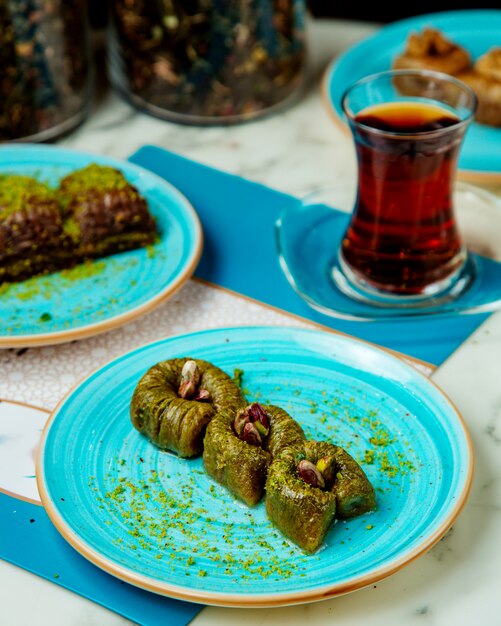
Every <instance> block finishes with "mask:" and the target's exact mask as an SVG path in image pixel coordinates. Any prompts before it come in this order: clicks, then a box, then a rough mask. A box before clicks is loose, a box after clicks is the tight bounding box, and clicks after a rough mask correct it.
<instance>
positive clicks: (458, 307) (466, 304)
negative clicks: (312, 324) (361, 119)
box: [276, 183, 501, 321]
mask: <svg viewBox="0 0 501 626" xmlns="http://www.w3.org/2000/svg"><path fill="white" fill-rule="evenodd" d="M354 200H355V188H354V187H348V186H343V187H335V188H326V189H322V190H319V191H318V192H315V193H313V194H311V195H309V196H307V197H306V198H304V199H303V200H302V201H301V200H298V202H297V204H295V205H293V206H292V208H288V209H287V210H285V211H284V212H283V213H282V214H281V215H280V217H279V219H278V220H277V223H276V234H277V245H278V253H279V259H280V264H281V267H282V269H283V271H284V273H285V275H286V277H287V279H288V281H289V283H290V284H291V286H292V287H293V288H294V290H295V291H296V292H297V293H298V294H299V295H300V296H301V297H302V298H303V299H304V300H305V301H306V302H307V303H308V304H309V305H310V306H311V307H312V308H314V309H316V310H317V311H320V312H321V313H324V314H326V315H329V316H331V317H337V318H342V319H348V320H358V321H376V320H384V319H386V320H387V319H392V318H399V319H400V318H416V317H424V316H441V315H452V314H465V313H470V314H471V313H486V312H490V311H496V310H498V309H501V200H500V199H499V198H497V197H496V196H494V195H493V194H491V193H488V192H486V191H484V190H482V189H479V188H477V187H474V186H472V185H467V184H465V183H458V184H457V185H456V188H455V198H454V200H455V206H456V218H457V220H458V224H459V229H460V232H461V234H462V237H463V240H464V242H465V244H466V248H467V251H468V252H467V259H466V262H465V264H464V266H463V268H462V269H461V271H460V272H459V274H458V275H457V276H456V277H455V280H454V281H453V283H452V285H451V286H450V287H448V288H447V289H446V290H444V291H441V292H439V293H436V294H433V295H430V296H418V297H415V298H409V297H405V298H402V297H399V296H386V295H383V294H381V295H377V294H374V293H369V292H368V291H366V290H363V289H360V288H358V287H356V286H355V285H354V284H353V282H352V281H350V280H349V277H347V275H346V273H345V271H344V268H343V267H342V265H341V263H340V259H339V256H338V251H339V247H340V244H341V240H342V238H343V235H344V233H345V231H346V228H347V226H348V223H349V220H350V213H351V210H352V207H353V205H354Z"/></svg>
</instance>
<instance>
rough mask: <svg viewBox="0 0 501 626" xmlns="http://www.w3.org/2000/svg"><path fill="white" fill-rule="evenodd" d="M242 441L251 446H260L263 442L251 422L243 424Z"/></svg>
mask: <svg viewBox="0 0 501 626" xmlns="http://www.w3.org/2000/svg"><path fill="white" fill-rule="evenodd" d="M242 439H243V440H244V441H245V442H246V443H248V444H250V445H251V446H260V445H261V444H262V442H263V440H262V439H261V435H260V434H259V431H258V430H257V428H256V427H255V425H254V424H253V423H252V422H248V423H247V424H245V426H244V430H243V433H242Z"/></svg>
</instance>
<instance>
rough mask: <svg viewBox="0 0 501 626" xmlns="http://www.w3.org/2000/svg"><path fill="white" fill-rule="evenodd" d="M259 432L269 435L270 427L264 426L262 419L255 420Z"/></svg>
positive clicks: (265, 435) (262, 435) (263, 435)
mask: <svg viewBox="0 0 501 626" xmlns="http://www.w3.org/2000/svg"><path fill="white" fill-rule="evenodd" d="M253 424H254V426H255V428H256V430H257V432H258V433H259V434H260V435H261V437H267V436H268V434H269V432H270V429H269V428H267V427H266V426H264V425H263V424H262V423H261V422H260V421H257V422H253Z"/></svg>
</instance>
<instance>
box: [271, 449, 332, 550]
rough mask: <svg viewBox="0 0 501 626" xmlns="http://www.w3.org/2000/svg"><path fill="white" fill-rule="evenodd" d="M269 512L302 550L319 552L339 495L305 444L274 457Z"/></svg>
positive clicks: (275, 523)
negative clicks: (309, 455) (310, 459)
mask: <svg viewBox="0 0 501 626" xmlns="http://www.w3.org/2000/svg"><path fill="white" fill-rule="evenodd" d="M266 513H267V514H268V517H269V519H270V520H271V521H272V522H273V524H274V525H275V526H276V527H277V528H278V530H280V531H281V532H282V534H283V535H285V536H286V537H288V538H289V539H291V541H293V542H294V543H295V544H296V545H298V546H299V547H300V548H301V549H302V550H304V551H305V552H307V553H309V554H311V553H313V552H316V550H318V548H319V547H320V546H321V545H322V542H323V540H324V538H325V535H326V534H327V531H328V530H329V528H330V526H331V524H332V522H333V521H334V518H335V515H336V496H335V495H334V493H332V491H331V490H330V489H329V488H326V481H325V478H324V477H323V475H322V473H321V472H320V470H319V469H318V468H317V466H316V465H315V464H314V463H313V462H312V461H309V460H308V458H307V455H306V450H305V448H304V445H302V446H296V447H292V448H288V449H286V450H285V451H282V453H281V454H280V455H279V456H278V457H277V458H275V459H274V461H273V463H272V464H271V465H270V467H269V470H268V478H267V480H266Z"/></svg>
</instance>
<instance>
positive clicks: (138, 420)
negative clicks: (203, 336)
mask: <svg viewBox="0 0 501 626" xmlns="http://www.w3.org/2000/svg"><path fill="white" fill-rule="evenodd" d="M243 403H244V399H243V397H242V395H241V391H240V388H239V387H238V386H237V385H236V384H235V383H234V381H233V379H232V378H231V377H230V376H228V374H226V373H225V372H223V371H222V370H221V369H219V368H218V367H216V366H215V365H212V363H209V362H208V361H203V360H201V359H188V358H180V359H170V360H167V361H162V362H160V363H157V364H156V365H154V366H153V367H151V368H150V369H149V370H148V371H147V372H146V373H145V374H144V375H143V376H142V378H141V380H140V381H139V383H138V384H137V386H136V388H135V390H134V394H133V396H132V401H131V405H130V417H131V420H132V424H133V425H134V427H135V428H136V429H137V430H138V431H140V432H141V433H142V434H143V435H145V436H146V437H147V438H148V439H149V440H150V441H152V442H153V443H154V444H155V445H156V446H158V447H159V448H162V449H163V450H170V451H171V452H175V453H176V454H178V455H179V456H181V457H192V456H195V455H197V454H200V453H201V452H202V445H203V439H204V435H205V429H206V428H207V425H208V424H209V422H210V421H211V419H212V418H213V417H214V415H216V413H219V412H220V411H222V410H225V409H227V410H230V411H233V412H235V411H236V410H237V408H238V407H240V406H242V405H243Z"/></svg>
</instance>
